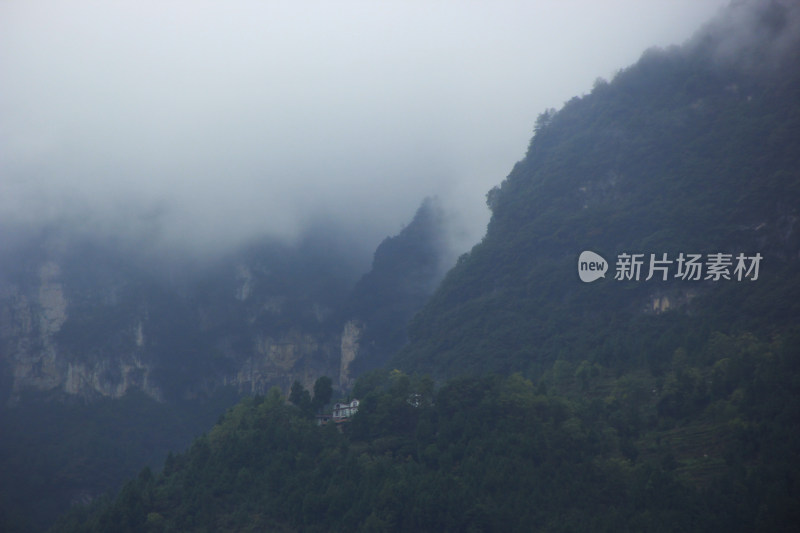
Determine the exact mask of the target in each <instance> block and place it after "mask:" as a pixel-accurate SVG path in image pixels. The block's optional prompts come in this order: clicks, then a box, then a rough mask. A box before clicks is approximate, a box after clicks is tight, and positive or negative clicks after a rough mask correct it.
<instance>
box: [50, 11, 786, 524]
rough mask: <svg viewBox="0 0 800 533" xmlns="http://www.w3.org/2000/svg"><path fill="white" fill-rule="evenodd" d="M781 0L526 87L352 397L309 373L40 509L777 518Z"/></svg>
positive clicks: (704, 520) (316, 518) (781, 437)
mask: <svg viewBox="0 0 800 533" xmlns="http://www.w3.org/2000/svg"><path fill="white" fill-rule="evenodd" d="M787 6H788V4H783V3H780V2H768V1H765V2H755V3H744V4H734V5H732V6H731V7H730V8H729V9H728V10H727V11H726V12H724V13H722V14H721V15H720V16H719V17H718V18H717V19H716V20H715V21H713V22H712V23H711V24H709V25H708V26H706V27H705V28H704V29H703V30H701V31H700V32H699V33H698V34H697V35H696V36H695V37H694V38H693V39H692V40H691V41H690V42H688V43H686V44H685V45H684V46H681V47H675V48H671V49H668V50H656V49H654V50H650V51H648V52H646V53H645V54H644V55H643V56H642V58H641V59H640V61H639V62H637V63H636V64H635V65H633V66H631V67H629V68H627V69H625V70H622V71H621V72H619V73H618V74H617V75H616V76H615V77H614V78H613V79H612V80H610V81H604V80H598V82H597V83H596V84H595V87H594V89H593V90H592V92H591V93H590V94H588V95H585V96H582V97H576V98H574V99H572V100H570V101H569V102H567V103H566V104H565V106H564V107H563V108H562V109H560V110H558V111H555V110H550V111H546V112H544V113H542V114H541V115H540V117H539V119H538V120H537V122H536V125H535V134H534V136H533V138H532V140H531V142H530V145H529V148H528V151H527V154H526V155H525V157H524V159H523V160H522V161H520V162H519V163H517V164H516V165H515V167H514V169H513V170H512V172H511V173H510V175H509V176H508V177H507V179H506V180H505V181H504V182H503V183H502V184H501V185H499V186H498V187H497V188H495V189H493V190H492V191H490V192H489V194H488V195H487V201H488V203H489V206H490V208H491V210H492V219H491V221H490V223H489V227H488V231H487V234H486V236H485V237H484V239H483V240H482V241H481V242H480V243H479V244H478V245H476V246H475V248H473V250H472V251H471V252H470V253H469V254H466V255H464V256H462V257H461V258H460V259H459V261H458V263H457V264H456V266H455V267H454V268H453V269H452V270H450V271H449V272H448V273H447V275H446V276H445V278H444V280H443V281H442V283H441V285H440V286H439V287H438V289H437V290H436V292H435V293H434V295H433V296H432V297H431V299H430V300H429V301H428V303H427V304H426V305H425V306H424V308H423V309H422V311H420V312H419V313H418V314H416V316H415V317H414V318H413V319H412V320H411V323H410V326H409V339H410V342H409V343H408V345H407V346H405V347H404V348H403V349H401V350H400V351H399V352H398V353H397V354H396V355H395V357H394V358H393V359H392V360H391V361H390V364H389V365H387V366H386V367H384V368H382V369H377V370H373V371H370V372H367V373H366V374H364V375H362V376H361V377H360V378H359V379H358V380H357V381H356V383H355V385H354V387H353V388H352V389H351V390H350V391H345V392H343V393H342V394H343V395H344V397H343V398H342V399H351V398H357V399H359V400H360V402H361V404H360V407H359V411H358V413H357V414H355V415H354V416H353V417H352V418H351V419H349V420H348V421H346V422H340V423H332V422H331V423H328V424H324V425H318V424H317V421H316V419H315V417H314V413H315V412H316V411H315V409H314V408H313V407H317V408H320V409H321V410H323V411H324V410H326V407H325V406H322V404H323V403H327V402H325V401H324V400H327V399H328V398H327V393H326V394H325V398H322V397H320V394H314V395H313V396H312V394H311V393H310V392H306V391H302V389H301V388H295V390H294V391H293V394H292V396H291V398H290V400H292V401H287V400H286V399H284V397H283V396H282V395H281V394H280V392H279V391H277V390H274V389H273V390H272V391H271V392H269V394H267V395H266V396H257V397H251V398H248V399H245V400H243V401H242V402H240V403H239V404H237V405H236V406H235V407H233V408H232V409H230V410H228V412H227V413H226V414H225V415H224V416H223V417H221V418H220V420H219V422H218V423H217V425H216V426H214V427H213V428H212V429H211V430H210V431H209V432H208V433H207V434H205V435H204V436H202V437H200V438H199V439H197V440H196V441H195V442H194V444H193V445H192V446H191V447H190V448H189V449H188V450H187V451H185V452H184V453H178V454H171V455H170V456H169V457H167V459H166V462H165V464H164V467H163V470H161V471H157V470H155V471H154V470H152V469H150V468H146V469H144V470H142V471H141V473H140V474H139V475H138V477H136V478H135V479H133V480H131V481H130V482H129V483H128V484H127V485H126V486H125V487H124V488H123V489H122V490H121V492H120V493H119V494H118V495H115V496H109V497H108V498H107V499H104V500H100V501H96V502H94V503H93V504H92V505H90V506H88V507H76V508H74V509H73V510H72V511H71V512H70V513H69V514H68V515H65V516H64V517H62V519H61V520H60V521H59V523H58V524H57V525H56V526H55V527H54V529H53V531H57V532H80V531H198V532H199V531H264V530H274V531H547V532H568V531H569V532H573V531H574V532H577V531H615V532H617V531H656V532H658V531H742V532H744V531H770V532H773V531H790V530H791V531H794V529H795V528H796V524H797V523H800V505H798V503H800V431H798V428H797V421H798V420H800V397H799V396H798V394H797V392H798V390H800V329H798V328H799V327H800V326H799V324H800V232H798V230H797V227H796V226H797V221H798V220H800V212H798V210H799V209H800V32H797V31H796V26H795V23H796V19H797V17H796V16H795V15H796V14H797V10H796V9H792V8H791V7H790V6H789V7H787ZM743 13H744V14H746V15H747V16H746V17H743V16H742V14H743ZM584 250H593V251H595V252H597V253H599V254H600V255H602V256H603V257H605V258H606V259H608V260H609V263H610V266H609V273H608V275H607V276H606V278H605V279H600V280H597V281H596V282H593V283H583V282H581V281H580V280H579V278H578V275H577V266H578V265H577V262H578V256H579V254H580V253H581V252H582V251H584ZM622 253H641V254H643V257H645V258H647V257H649V255H650V254H654V255H657V256H658V257H661V254H666V255H667V256H668V257H671V258H676V257H678V256H679V255H680V254H700V255H701V257H704V258H708V257H710V255H712V254H719V253H722V254H730V256H731V257H735V256H736V255H737V254H739V253H743V254H746V255H747V256H749V257H752V256H755V255H756V254H760V256H761V257H762V258H763V261H762V262H761V268H760V272H759V275H758V277H757V278H756V276H755V275H754V273H753V272H751V273H750V276H745V277H744V278H743V279H741V280H737V279H736V276H735V275H733V276H730V275H729V276H728V278H729V279H726V278H725V277H722V278H721V279H713V278H712V277H701V279H699V280H686V279H680V278H678V277H676V276H674V275H673V276H669V278H668V279H660V278H656V279H650V280H646V279H645V276H644V275H643V276H642V278H641V279H615V278H616V276H615V273H616V272H615V271H616V269H617V264H616V259H617V258H618V257H619V255H620V254H622ZM676 266H677V265H674V264H673V265H672V267H673V268H674V267H676ZM732 268H733V266H732V265H731V269H732ZM673 273H674V272H673ZM731 273H732V272H729V274H731ZM323 388H324V387H320V390H322V389H323ZM329 407H330V406H329V405H328V406H327V408H329Z"/></svg>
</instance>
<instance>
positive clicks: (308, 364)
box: [0, 199, 450, 529]
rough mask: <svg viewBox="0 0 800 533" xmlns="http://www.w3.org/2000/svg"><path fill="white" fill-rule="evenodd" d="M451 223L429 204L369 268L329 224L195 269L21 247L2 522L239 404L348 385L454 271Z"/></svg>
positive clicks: (2, 322) (5, 317)
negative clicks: (325, 381) (275, 391)
mask: <svg viewBox="0 0 800 533" xmlns="http://www.w3.org/2000/svg"><path fill="white" fill-rule="evenodd" d="M445 219H446V216H445V214H444V211H443V210H442V208H441V206H440V205H439V204H438V202H437V201H436V200H435V199H429V200H426V201H425V202H423V204H422V205H421V206H420V208H419V210H418V212H417V213H416V215H415V217H414V218H413V220H412V221H411V222H410V223H409V224H408V225H407V226H406V227H405V228H403V230H402V231H400V232H399V233H398V235H396V236H394V237H389V238H387V239H386V240H385V241H384V242H383V243H382V244H381V245H380V246H379V247H378V249H377V250H376V252H375V260H374V262H373V264H372V266H371V268H370V270H369V271H367V272H366V273H364V274H362V273H361V272H359V269H360V268H363V265H362V264H361V262H360V261H359V260H357V258H354V257H353V252H352V248H353V243H352V242H350V241H349V240H348V239H347V238H345V237H344V236H339V235H337V234H336V232H335V231H334V230H332V229H331V228H330V227H318V228H312V229H311V230H309V232H307V234H306V235H305V236H304V237H303V238H302V239H301V240H300V241H299V242H298V243H296V244H291V245H290V244H285V243H282V242H276V241H260V242H254V243H252V244H251V245H250V246H247V247H245V248H242V249H240V250H237V251H235V252H234V253H231V254H229V255H227V256H225V257H218V258H215V259H213V260H209V259H205V260H202V261H197V260H194V261H193V260H189V258H182V257H176V256H171V257H166V258H164V257H154V256H152V255H146V254H145V255H142V254H141V253H140V252H139V250H138V249H137V248H135V247H134V248H132V249H131V248H125V247H124V246H123V245H120V244H118V243H109V242H99V241H97V240H93V239H91V238H87V237H81V236H79V235H78V236H76V235H75V234H73V233H70V232H69V231H68V230H65V229H59V228H50V229H48V230H47V231H43V232H42V233H41V234H37V235H32V236H28V237H27V238H26V239H19V243H18V245H17V246H16V247H15V249H14V253H13V254H12V253H8V254H3V255H2V258H0V402H2V403H1V404H0V434H2V435H3V439H2V442H0V472H2V473H3V475H2V476H0V514H4V511H8V512H11V510H15V514H17V515H21V516H20V517H18V520H17V521H18V522H25V521H26V520H32V521H33V523H34V526H35V527H37V528H39V529H41V528H42V527H44V526H45V525H47V523H48V522H51V521H52V520H53V519H54V518H55V516H56V515H57V514H58V513H60V512H63V511H64V510H65V509H66V508H67V506H68V505H69V504H70V503H74V502H80V501H89V500H91V499H92V498H94V497H97V496H98V495H100V494H102V493H104V492H106V491H108V490H110V489H113V488H115V487H117V486H118V484H119V483H121V482H122V480H124V479H125V478H127V477H129V476H130V475H132V474H134V473H135V472H136V471H137V470H138V469H139V468H140V467H141V466H142V465H144V464H148V465H151V466H152V467H156V466H159V464H160V461H161V460H162V458H163V456H164V455H165V454H166V453H167V452H169V451H170V450H179V449H182V448H184V447H185V446H187V445H188V444H189V443H190V442H191V441H192V439H193V438H195V437H197V436H198V435H200V434H201V433H202V432H203V431H204V430H206V429H207V428H208V427H209V426H210V425H211V424H212V423H213V422H214V421H215V420H217V418H218V416H219V413H221V412H223V411H224V410H225V409H226V408H227V407H229V406H230V405H232V404H233V403H234V402H235V401H236V400H237V399H238V398H239V397H241V396H242V395H250V394H264V393H266V392H267V391H268V390H269V389H270V388H271V387H276V386H277V387H279V388H280V389H281V390H283V392H284V393H285V394H288V392H289V390H290V387H291V385H292V384H293V383H294V382H299V383H301V384H302V385H303V386H305V387H307V388H310V387H311V386H312V385H313V384H314V382H315V380H316V379H317V378H319V377H320V376H329V377H331V378H332V385H333V387H334V388H335V389H337V390H338V389H342V388H349V387H350V386H352V383H353V381H354V379H355V372H356V370H354V369H357V368H372V367H375V366H378V365H379V364H381V363H382V362H383V361H385V360H386V359H387V358H388V356H389V355H390V354H391V353H392V352H393V351H395V350H396V349H397V348H399V347H400V346H401V345H402V343H404V342H405V337H404V336H403V334H402V332H403V331H404V327H405V324H406V323H407V321H408V320H409V319H410V317H411V316H412V315H413V314H414V313H415V312H416V311H417V310H418V309H419V308H420V307H421V306H422V304H423V303H424V301H425V299H426V298H427V297H428V296H429V295H430V293H431V292H432V291H433V290H434V288H435V286H436V283H437V282H438V281H439V280H440V279H441V276H442V275H443V272H444V270H445V269H446V267H447V266H449V264H448V263H447V261H448V257H449V256H450V254H449V252H448V251H447V242H446V241H447V231H448V229H447V227H446V220H445ZM384 339H385V340H384ZM98 450H102V453H98ZM1 523H2V521H0V524H1ZM0 529H3V527H0Z"/></svg>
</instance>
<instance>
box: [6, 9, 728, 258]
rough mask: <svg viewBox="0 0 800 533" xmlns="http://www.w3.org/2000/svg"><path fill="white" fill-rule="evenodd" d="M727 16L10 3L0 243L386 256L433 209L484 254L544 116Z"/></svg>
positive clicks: (686, 12) (667, 11) (674, 11)
mask: <svg viewBox="0 0 800 533" xmlns="http://www.w3.org/2000/svg"><path fill="white" fill-rule="evenodd" d="M726 3H727V0H646V1H644V0H616V1H613V0H612V1H602V2H599V1H597V0H590V1H584V0H539V1H536V0H531V1H527V2H512V1H498V0H495V1H492V2H489V1H480V2H478V1H473V2H470V1H460V2H455V1H436V0H428V1H413V0H405V1H385V2H381V1H375V0H372V1H364V2H357V1H348V0H342V1H338V2H330V1H328V2H323V1H301V0H295V1H292V2H278V1H269V0H263V1H258V2H255V1H254V2H246V1H241V0H232V1H231V0H229V1H222V0H218V1H206V0H173V1H169V0H158V1H151V0H136V1H112V0H103V1H55V0H0V231H13V229H14V228H18V227H20V226H25V225H36V224H41V223H54V222H55V223H59V224H78V225H83V226H84V227H88V228H91V229H92V230H93V231H99V232H101V233H105V234H107V235H113V234H115V233H116V232H119V233H121V234H125V233H137V234H138V233H140V232H142V231H144V232H146V234H148V235H151V238H152V239H154V240H157V241H159V242H165V243H167V244H169V245H172V246H175V245H178V244H180V245H187V246H192V247H201V248H202V247H206V246H208V247H211V248H216V247H218V246H225V245H232V244H236V243H239V242H241V241H242V240H243V239H246V238H249V237H252V236H254V235H258V234H270V235H280V236H287V237H292V236H295V235H297V234H298V232H300V231H302V229H303V227H305V225H307V224H308V223H309V222H310V221H312V220H313V219H314V217H321V218H326V217H330V218H331V219H334V220H338V221H341V223H342V224H345V225H347V226H348V227H351V228H353V231H354V232H357V233H358V235H359V236H361V238H364V239H367V241H368V243H369V245H370V246H374V245H375V244H377V242H378V240H380V239H381V238H382V237H383V236H386V235H389V234H394V233H396V232H397V231H398V230H399V229H400V228H401V226H402V224H403V223H406V222H408V221H409V220H410V218H411V216H412V215H413V212H414V210H415V209H416V207H417V206H418V205H419V203H420V202H421V200H422V199H423V198H424V197H425V196H428V195H434V194H436V195H439V196H440V197H442V198H443V199H444V201H445V203H446V204H447V205H448V206H449V207H450V208H452V209H453V210H455V211H457V212H458V213H459V214H460V215H461V217H462V220H463V221H465V222H466V223H467V226H468V228H469V230H470V232H471V235H470V238H471V239H473V240H476V239H478V238H479V237H480V235H481V234H482V231H483V229H484V227H485V223H486V221H487V219H488V212H487V211H486V209H485V205H484V195H485V193H486V191H487V190H488V189H490V188H491V187H492V186H494V185H496V184H498V183H499V182H500V181H502V180H503V179H504V177H505V176H506V174H507V173H508V172H509V170H510V169H511V167H512V166H513V164H514V163H515V162H516V161H517V160H519V159H521V158H522V156H523V155H524V152H525V149H526V147H527V144H528V142H529V140H530V137H531V134H532V128H533V124H534V121H535V119H536V116H537V115H538V114H539V113H541V112H542V111H544V110H545V109H546V108H549V107H555V108H559V107H561V105H562V104H563V103H564V102H565V101H567V100H568V99H570V98H571V97H572V96H576V95H581V94H585V93H587V92H589V91H590V90H591V87H592V84H593V82H594V80H595V79H596V78H597V77H605V78H610V77H611V76H613V74H614V72H615V71H617V70H618V69H620V68H623V67H626V66H628V65H630V64H631V63H633V62H635V61H636V60H637V59H638V57H639V56H640V55H641V53H642V52H643V51H644V50H645V49H647V48H649V47H651V46H668V45H671V44H680V43H682V42H683V41H685V40H686V39H687V38H688V37H689V36H690V35H691V34H692V33H693V32H694V31H695V30H696V29H697V28H698V27H699V26H700V25H701V24H702V23H703V22H705V21H707V20H708V19H709V18H711V17H712V16H713V15H714V14H715V13H716V12H717V11H718V9H719V8H720V7H722V6H724V5H725V4H726ZM3 228H5V229H3ZM354 234H355V233H354Z"/></svg>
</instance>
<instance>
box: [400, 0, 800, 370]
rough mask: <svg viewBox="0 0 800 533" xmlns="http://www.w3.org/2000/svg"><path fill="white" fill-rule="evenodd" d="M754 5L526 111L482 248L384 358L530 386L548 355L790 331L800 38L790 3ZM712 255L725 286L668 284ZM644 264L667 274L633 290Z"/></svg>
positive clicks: (631, 355) (666, 347) (654, 354)
mask: <svg viewBox="0 0 800 533" xmlns="http://www.w3.org/2000/svg"><path fill="white" fill-rule="evenodd" d="M756 5H757V6H759V7H758V8H757V9H753V8H752V5H751V4H749V3H748V4H744V5H737V6H733V7H732V8H731V9H730V10H729V11H727V12H726V15H725V17H721V18H720V19H718V20H716V21H715V22H714V23H713V24H711V25H709V26H708V27H706V28H705V29H704V30H703V31H702V32H700V33H699V34H698V35H696V36H695V37H694V39H693V40H692V41H691V42H689V43H687V44H686V45H685V46H683V47H680V48H673V49H668V50H659V49H653V50H649V51H648V52H646V53H645V54H644V55H643V57H642V58H641V59H640V60H639V62H638V63H637V64H635V65H633V66H631V67H629V68H627V69H624V70H623V71H621V72H620V73H619V74H618V75H617V76H616V77H615V78H614V79H613V81H611V82H605V81H602V80H599V81H598V82H597V83H596V86H595V88H594V90H593V91H592V92H591V94H589V95H586V96H583V97H575V98H573V99H572V100H570V101H569V102H567V103H566V104H565V105H564V107H563V108H562V109H561V110H559V111H558V112H555V111H548V112H545V113H543V114H542V115H540V117H539V118H538V120H537V123H536V133H535V135H534V137H533V139H532V140H531V143H530V145H529V148H528V152H527V154H526V155H525V158H524V159H523V160H522V161H520V162H519V163H517V164H516V165H515V166H514V168H513V170H512V171H511V173H510V174H509V176H508V177H507V178H506V180H505V181H504V182H503V183H502V184H501V185H500V186H498V187H496V188H495V189H493V190H491V191H490V192H489V193H488V195H487V201H488V203H489V206H490V207H491V209H492V212H493V215H492V218H491V221H490V223H489V226H488V230H487V233H486V236H485V237H484V239H483V241H482V242H481V243H480V244H478V245H477V246H476V247H475V248H474V249H473V250H472V252H471V253H470V254H468V255H466V256H464V257H462V258H461V259H460V260H459V262H458V264H457V265H456V266H455V268H454V269H453V270H452V271H450V272H449V273H448V274H447V276H446V278H445V279H444V282H443V283H442V285H441V286H440V287H439V289H438V290H437V291H436V293H435V294H434V296H433V297H432V298H431V300H430V301H429V302H428V304H427V305H426V306H425V307H424V309H423V310H422V312H420V313H419V314H418V315H417V316H416V317H415V319H414V320H413V322H412V324H411V326H410V330H409V336H410V343H409V345H408V346H407V347H406V348H404V349H403V350H402V352H401V353H400V354H399V355H398V356H397V358H396V360H395V363H394V364H395V365H396V366H398V367H399V368H401V369H405V370H409V371H410V370H413V371H425V372H431V373H432V374H433V375H435V376H439V377H448V376H453V375H458V374H462V373H481V372H487V371H493V372H502V373H509V372H514V371H522V372H524V373H526V374H527V375H530V376H541V375H542V373H543V372H546V371H547V369H548V368H550V367H552V365H553V364H554V362H556V361H562V365H571V366H577V365H579V364H580V363H581V362H582V361H584V360H586V361H588V362H589V363H597V364H600V365H605V366H610V365H613V364H615V363H616V362H618V361H630V360H633V359H638V360H640V361H642V362H644V363H646V364H648V365H650V367H652V368H658V367H661V366H663V365H664V364H667V363H668V362H669V360H670V359H671V357H672V355H673V353H674V352H675V350H677V349H681V348H683V349H686V350H688V351H689V352H690V353H691V352H692V351H694V350H696V349H697V348H698V347H699V346H702V345H703V343H704V342H705V341H706V340H707V339H709V337H710V334H711V333H712V332H713V331H720V332H724V333H726V334H737V333H739V332H750V333H754V334H757V335H759V336H763V337H764V338H769V336H770V335H772V334H774V333H775V332H777V331H781V330H785V329H786V328H787V327H789V326H792V325H794V324H797V319H798V317H799V316H800V307H799V306H798V302H800V298H799V297H800V277H798V274H799V273H800V271H799V270H798V257H799V255H800V232H798V228H797V221H798V217H800V211H798V209H799V208H798V206H800V174H798V168H800V104H799V102H800V99H798V96H799V95H800V77H798V73H800V68H798V67H800V55H798V44H797V43H798V35H800V32H798V31H797V26H796V24H797V22H796V8H793V7H792V9H791V10H790V9H789V7H782V4H780V3H774V2H766V3H756ZM751 10H753V11H755V12H754V13H750V11H751ZM745 21H746V23H745ZM583 251H593V252H596V253H598V254H599V255H600V256H601V257H603V258H605V259H606V260H607V261H608V265H609V266H608V268H609V270H608V272H607V275H606V276H605V279H599V280H597V281H595V282H593V283H582V282H581V281H580V279H579V277H578V275H577V274H578V259H579V256H580V254H581V253H582V252H583ZM718 253H722V254H726V255H725V256H724V257H723V259H725V260H727V261H729V262H730V263H731V264H730V265H729V267H728V268H727V271H728V273H727V274H726V275H727V276H728V277H732V279H731V280H728V279H724V278H722V279H721V281H714V279H713V277H712V279H706V278H707V277H708V275H707V274H708V272H706V271H703V272H702V273H701V275H700V277H701V279H699V280H694V279H691V278H693V277H694V276H689V277H688V279H682V278H678V277H676V275H677V274H678V273H679V270H678V269H679V264H678V259H679V258H680V257H681V254H683V257H684V258H688V257H689V254H700V255H701V256H702V257H701V259H702V260H701V261H700V263H702V264H703V266H704V267H705V266H707V263H708V262H709V261H710V255H713V254H718ZM622 254H627V255H629V256H630V255H632V254H641V256H640V257H638V258H637V260H640V261H642V263H643V264H642V266H641V267H640V268H641V275H640V279H638V280H631V279H623V280H616V279H614V278H615V277H616V274H617V273H618V272H619V271H618V268H617V267H618V265H619V260H620V259H621V258H622V257H621V256H622ZM664 254H667V255H666V257H665V256H664ZM739 254H743V255H744V258H751V257H755V256H756V254H760V256H761V259H760V260H759V268H760V271H759V273H758V279H757V280H756V279H755V278H754V276H750V277H748V278H747V280H743V281H737V276H735V275H734V271H735V269H736V266H737V264H738V260H737V258H738V256H739ZM651 255H652V260H653V261H657V263H656V264H655V266H662V267H666V268H667V269H668V272H667V279H666V280H664V279H663V273H664V272H663V270H657V271H655V274H656V275H655V276H653V277H652V278H651V279H650V280H646V278H647V277H648V274H649V267H650V262H651ZM664 259H666V260H667V261H670V263H660V261H663V260H664ZM744 262H745V263H746V265H745V266H746V267H748V268H749V267H750V266H752V265H751V263H752V262H753V261H752V260H750V259H745V260H744Z"/></svg>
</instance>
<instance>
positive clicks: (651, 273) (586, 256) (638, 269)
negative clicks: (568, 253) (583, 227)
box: [578, 251, 763, 283]
mask: <svg viewBox="0 0 800 533" xmlns="http://www.w3.org/2000/svg"><path fill="white" fill-rule="evenodd" d="M762 259H763V256H762V255H761V254H760V253H756V254H753V255H745V254H744V253H739V254H736V255H734V254H726V253H711V254H691V253H687V254H685V253H683V252H681V253H679V254H678V255H677V256H672V257H670V256H669V255H668V254H666V253H661V254H637V253H628V252H622V253H620V254H618V255H617V261H616V265H615V266H616V268H615V273H614V279H615V280H616V281H640V280H644V281H650V280H651V279H656V280H661V281H667V280H669V279H677V280H682V281H722V280H728V281H743V280H748V281H756V280H757V279H758V274H759V268H760V266H761V260H762ZM607 270H608V263H607V262H606V260H605V259H603V257H601V256H600V255H598V254H596V253H594V252H590V251H585V252H581V255H580V257H579V258H578V276H580V278H581V281H583V282H585V283H590V282H592V281H595V280H597V279H599V278H604V277H605V273H606V271H607Z"/></svg>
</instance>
